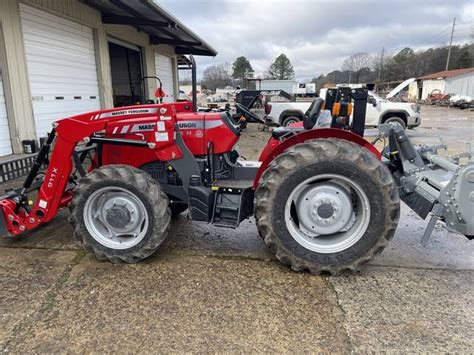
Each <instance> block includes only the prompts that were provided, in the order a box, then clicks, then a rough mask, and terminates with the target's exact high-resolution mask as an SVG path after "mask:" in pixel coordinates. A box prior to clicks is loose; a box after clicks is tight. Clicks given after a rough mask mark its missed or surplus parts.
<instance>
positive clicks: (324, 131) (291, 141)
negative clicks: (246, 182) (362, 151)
mask: <svg viewBox="0 0 474 355" xmlns="http://www.w3.org/2000/svg"><path fill="white" fill-rule="evenodd" d="M298 123H299V122H298ZM318 138H338V139H345V140H347V141H350V142H354V143H356V144H358V145H360V146H362V147H365V148H367V149H368V150H369V151H371V152H372V153H373V154H374V155H375V156H376V157H377V159H381V158H382V157H381V155H380V152H379V151H378V150H377V149H376V148H375V147H374V146H373V145H372V144H370V142H368V141H366V140H365V139H364V138H362V137H360V136H358V135H357V134H355V133H352V132H350V131H344V130H342V129H336V128H318V129H312V130H309V131H303V132H301V133H298V134H296V135H294V136H291V137H290V138H288V139H285V140H284V141H281V142H280V141H279V140H277V139H274V138H271V139H270V140H269V141H268V143H267V145H266V146H265V148H263V151H262V153H261V155H260V158H259V159H258V160H259V161H261V162H262V165H261V166H260V168H259V169H258V171H257V175H256V176H255V179H254V181H253V187H254V188H257V185H258V181H259V180H260V177H261V176H262V174H263V172H264V171H265V170H266V169H267V167H268V165H269V164H270V163H271V161H272V160H273V159H274V158H275V157H276V156H277V155H280V154H281V153H283V152H284V151H285V150H286V149H288V148H290V147H292V146H294V145H295V144H299V143H304V142H305V141H307V140H311V139H318Z"/></svg>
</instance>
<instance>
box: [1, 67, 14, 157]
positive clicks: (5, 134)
mask: <svg viewBox="0 0 474 355" xmlns="http://www.w3.org/2000/svg"><path fill="white" fill-rule="evenodd" d="M9 154H12V142H11V140H10V129H9V127H8V118H7V108H6V106H5V95H4V91H3V79H2V71H1V70H0V157H3V156H5V155H9Z"/></svg>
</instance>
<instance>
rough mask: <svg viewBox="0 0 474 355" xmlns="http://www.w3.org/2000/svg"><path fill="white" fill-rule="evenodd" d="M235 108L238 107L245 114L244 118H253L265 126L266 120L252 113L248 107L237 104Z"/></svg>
mask: <svg viewBox="0 0 474 355" xmlns="http://www.w3.org/2000/svg"><path fill="white" fill-rule="evenodd" d="M235 107H237V108H238V109H239V110H240V111H242V112H243V113H244V116H249V117H250V118H253V119H254V120H256V121H258V122H260V123H263V124H265V120H264V119H263V118H261V117H260V116H258V115H256V114H255V113H253V112H251V111H250V110H249V109H248V108H247V107H245V106H244V105H241V104H239V103H236V104H235Z"/></svg>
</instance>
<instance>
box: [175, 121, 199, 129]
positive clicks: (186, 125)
mask: <svg viewBox="0 0 474 355" xmlns="http://www.w3.org/2000/svg"><path fill="white" fill-rule="evenodd" d="M178 126H179V128H197V124H196V122H180V123H178Z"/></svg>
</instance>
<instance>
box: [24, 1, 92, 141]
mask: <svg viewBox="0 0 474 355" xmlns="http://www.w3.org/2000/svg"><path fill="white" fill-rule="evenodd" d="M20 11H21V22H22V26H23V36H24V40H25V50H26V59H27V65H28V75H29V78H30V86H31V96H32V100H33V112H34V117H35V124H36V134H37V136H38V137H44V136H45V135H46V134H47V132H49V131H50V130H51V123H52V122H53V121H55V120H57V119H60V118H64V117H69V116H72V115H76V114H79V113H84V112H87V111H93V110H97V109H100V100H99V85H98V80H97V67H96V62H95V50H94V38H93V35H92V29H91V28H89V27H85V26H82V25H80V24H78V23H75V22H72V21H69V20H65V19H62V18H60V17H57V16H54V15H51V14H49V13H46V12H44V11H40V10H37V9H35V8H32V7H29V6H25V5H23V4H20Z"/></svg>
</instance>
